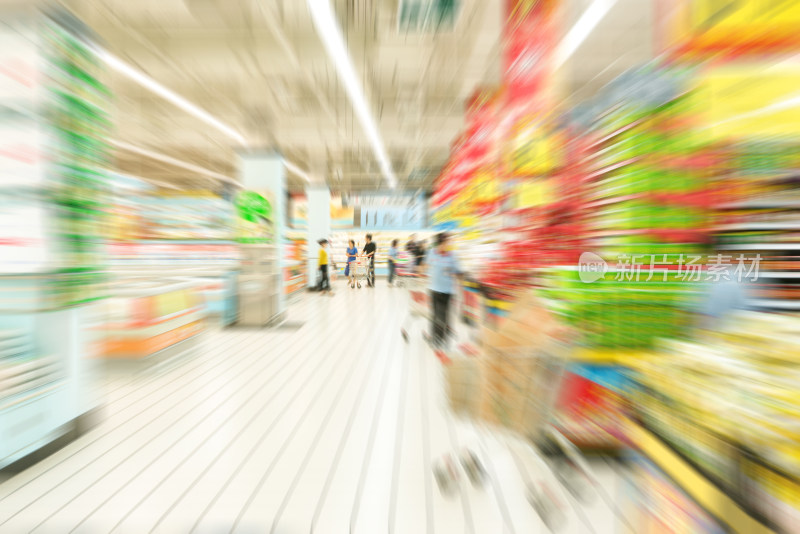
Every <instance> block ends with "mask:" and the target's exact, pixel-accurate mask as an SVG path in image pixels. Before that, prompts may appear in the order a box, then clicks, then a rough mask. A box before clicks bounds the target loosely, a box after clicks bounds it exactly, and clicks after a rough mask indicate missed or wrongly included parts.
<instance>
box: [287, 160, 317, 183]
mask: <svg viewBox="0 0 800 534" xmlns="http://www.w3.org/2000/svg"><path fill="white" fill-rule="evenodd" d="M283 164H284V165H285V166H286V168H287V169H288V170H290V171H291V172H293V173H294V174H296V175H297V176H299V177H300V178H302V179H303V180H305V181H306V182H308V183H311V178H310V177H309V176H308V174H307V173H306V172H305V171H304V170H303V169H301V168H300V167H298V166H297V165H295V164H294V163H292V162H291V161H289V160H286V159H285V160H283Z"/></svg>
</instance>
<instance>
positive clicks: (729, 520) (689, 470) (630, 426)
mask: <svg viewBox="0 0 800 534" xmlns="http://www.w3.org/2000/svg"><path fill="white" fill-rule="evenodd" d="M623 424H624V427H625V435H626V437H627V438H628V439H629V440H630V442H631V444H632V445H634V446H635V447H636V448H637V449H638V450H640V451H641V452H642V453H643V454H645V456H647V457H648V458H649V459H650V460H651V461H652V462H653V463H654V464H655V465H656V466H658V468H659V469H661V471H663V472H664V473H665V474H666V475H667V476H669V477H670V478H671V479H672V480H673V481H674V482H675V483H676V484H677V485H678V486H679V487H680V488H681V489H682V490H683V491H684V492H685V493H687V494H688V495H690V496H691V497H692V498H693V499H694V500H695V501H696V502H697V503H698V504H699V505H700V506H702V507H703V508H704V509H705V510H706V511H708V512H709V513H710V514H712V515H713V516H714V517H715V518H716V519H717V520H719V521H721V522H722V523H724V524H725V525H727V527H728V528H730V529H731V531H732V532H735V533H741V534H754V533H756V532H757V533H764V534H768V533H773V534H774V531H772V530H770V529H769V528H767V527H766V526H765V525H763V524H762V523H760V522H759V521H757V520H756V519H755V518H754V517H753V516H752V515H751V514H749V513H748V512H747V511H746V510H744V508H743V507H742V506H740V505H739V504H738V503H737V502H735V501H734V500H733V499H731V498H730V497H729V496H728V495H727V494H726V493H725V492H724V491H722V490H721V489H720V488H718V487H717V486H716V485H715V484H714V483H712V482H711V481H710V480H709V479H708V478H707V477H706V476H705V475H704V474H703V473H701V472H700V471H699V470H697V469H696V468H695V467H694V466H692V465H691V464H690V463H689V462H687V461H686V460H684V459H683V458H682V457H681V456H680V455H679V454H678V453H676V452H675V451H674V450H672V448H670V447H669V446H668V445H667V444H666V443H665V442H664V441H662V440H661V438H659V437H658V436H656V435H655V434H654V433H652V432H651V431H649V430H647V429H645V428H644V427H643V426H641V425H640V424H638V423H636V422H634V421H632V420H630V419H626V420H625V421H624V422H623Z"/></svg>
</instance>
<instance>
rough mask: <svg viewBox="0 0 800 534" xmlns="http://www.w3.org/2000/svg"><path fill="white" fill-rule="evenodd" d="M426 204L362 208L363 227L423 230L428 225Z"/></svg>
mask: <svg viewBox="0 0 800 534" xmlns="http://www.w3.org/2000/svg"><path fill="white" fill-rule="evenodd" d="M426 219H427V214H426V209H425V204H424V203H422V202H420V203H417V204H414V205H413V206H408V207H402V206H376V207H363V208H361V228H364V229H368V230H422V229H424V228H425V227H426V223H427V220H426Z"/></svg>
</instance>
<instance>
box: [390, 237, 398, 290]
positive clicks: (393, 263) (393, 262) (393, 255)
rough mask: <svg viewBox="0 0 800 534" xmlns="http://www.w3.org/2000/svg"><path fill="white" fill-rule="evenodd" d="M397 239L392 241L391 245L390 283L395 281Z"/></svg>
mask: <svg viewBox="0 0 800 534" xmlns="http://www.w3.org/2000/svg"><path fill="white" fill-rule="evenodd" d="M397 254H398V251H397V239H395V240H394V241H392V246H391V247H389V285H392V282H393V281H394V271H395V269H396V268H397V267H396V266H397Z"/></svg>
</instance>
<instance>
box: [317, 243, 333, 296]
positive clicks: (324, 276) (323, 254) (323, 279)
mask: <svg viewBox="0 0 800 534" xmlns="http://www.w3.org/2000/svg"><path fill="white" fill-rule="evenodd" d="M317 243H319V256H318V257H319V275H320V276H319V287H318V289H319V291H321V292H324V293H331V281H330V278H329V277H328V250H327V248H326V247H327V246H328V240H327V239H320V240H319V241H317Z"/></svg>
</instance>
